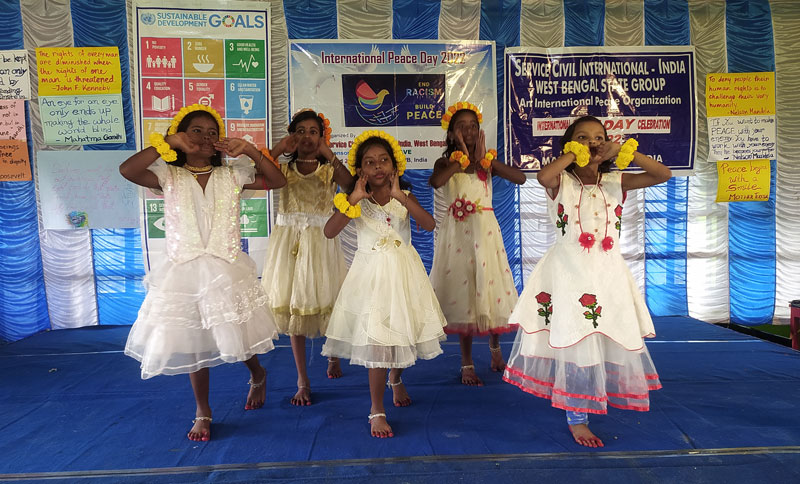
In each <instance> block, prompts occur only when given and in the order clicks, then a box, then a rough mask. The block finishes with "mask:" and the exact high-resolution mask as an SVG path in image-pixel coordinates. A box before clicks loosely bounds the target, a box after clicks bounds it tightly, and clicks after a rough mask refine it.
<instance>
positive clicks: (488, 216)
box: [430, 102, 525, 386]
mask: <svg viewBox="0 0 800 484" xmlns="http://www.w3.org/2000/svg"><path fill="white" fill-rule="evenodd" d="M482 117H483V116H482V115H481V112H480V111H479V110H478V107H477V106H475V105H474V104H471V103H467V102H458V103H456V104H454V105H453V106H450V107H449V108H448V110H447V112H446V113H445V115H444V116H443V117H442V127H443V128H444V129H445V130H447V149H446V150H445V152H444V154H443V156H442V158H439V159H438V160H437V161H436V163H435V164H434V166H433V174H432V175H431V177H430V184H431V186H432V187H433V188H440V187H444V188H443V196H444V199H445V201H446V203H447V205H448V206H449V208H448V211H447V214H446V215H445V216H444V218H443V220H442V222H441V228H440V229H439V234H438V236H437V238H436V248H435V250H434V256H433V267H432V269H431V282H432V283H433V289H434V290H435V291H436V296H437V297H438V298H439V304H441V306H442V311H443V312H444V315H445V317H446V318H447V328H446V331H447V333H453V334H458V335H459V342H460V345H461V383H463V384H464V385H474V386H481V385H483V382H482V381H481V379H480V378H478V376H477V374H476V373H475V363H474V362H473V360H472V338H473V336H475V335H485V334H488V335H489V349H490V350H491V352H490V354H491V357H492V361H491V366H490V367H491V369H492V370H493V371H503V368H505V361H504V360H503V354H502V352H501V350H500V333H503V332H506V331H510V330H511V328H510V327H509V326H508V316H509V315H510V314H511V310H512V309H513V308H514V304H516V302H517V289H516V286H514V278H513V276H512V275H511V269H510V267H509V265H508V258H507V257H506V251H505V248H504V246H503V236H502V234H501V233H500V226H499V225H498V224H497V219H496V218H495V216H494V209H493V208H492V177H493V176H495V175H497V176H499V177H501V178H505V179H506V180H509V181H511V182H512V183H516V184H518V185H521V184H523V183H525V174H524V173H522V172H521V171H520V170H518V169H516V168H514V167H511V166H508V165H506V164H504V163H502V162H500V161H499V160H498V159H497V152H496V151H495V150H487V149H486V136H485V134H484V132H483V130H482V129H481V126H480V125H481V122H482Z"/></svg>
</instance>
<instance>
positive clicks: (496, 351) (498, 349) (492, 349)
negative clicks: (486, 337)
mask: <svg viewBox="0 0 800 484" xmlns="http://www.w3.org/2000/svg"><path fill="white" fill-rule="evenodd" d="M489 351H491V352H492V353H500V351H501V350H500V346H495V347H492V346H490V347H489Z"/></svg>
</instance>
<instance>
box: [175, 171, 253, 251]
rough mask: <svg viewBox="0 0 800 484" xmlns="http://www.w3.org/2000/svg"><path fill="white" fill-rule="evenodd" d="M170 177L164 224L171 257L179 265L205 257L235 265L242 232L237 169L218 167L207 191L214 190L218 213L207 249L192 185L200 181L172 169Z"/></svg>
mask: <svg viewBox="0 0 800 484" xmlns="http://www.w3.org/2000/svg"><path fill="white" fill-rule="evenodd" d="M169 171H170V175H171V176H170V177H168V179H167V183H166V185H165V186H163V187H161V188H162V190H163V191H164V225H165V228H166V230H165V232H166V239H167V240H166V242H167V256H168V257H169V259H170V260H171V261H173V262H175V263H177V264H180V263H182V262H187V261H190V260H192V259H195V258H197V257H199V256H201V255H203V254H209V255H213V256H215V257H219V258H221V259H224V260H227V261H228V262H233V261H235V260H236V257H237V256H238V255H239V252H241V243H240V230H239V213H240V208H239V194H240V193H241V191H242V190H241V188H240V187H239V186H238V185H237V184H236V181H235V179H234V177H233V169H231V168H229V167H216V168H215V169H214V171H213V172H212V173H211V176H210V177H209V182H211V179H213V184H212V183H209V184H208V185H209V186H207V189H213V190H214V193H213V195H214V197H213V199H214V213H213V214H212V216H211V231H210V234H209V236H208V243H207V244H206V246H205V247H203V240H202V238H201V237H200V228H199V226H198V225H197V215H196V208H195V206H194V199H193V197H192V185H194V184H196V183H197V181H196V180H195V179H194V176H193V175H192V174H191V173H189V171H187V170H185V169H183V168H179V167H175V166H170V167H169Z"/></svg>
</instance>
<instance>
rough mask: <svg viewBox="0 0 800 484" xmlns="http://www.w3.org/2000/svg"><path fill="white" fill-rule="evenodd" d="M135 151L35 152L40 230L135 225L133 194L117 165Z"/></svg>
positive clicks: (135, 198)
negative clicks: (42, 227) (40, 215)
mask: <svg viewBox="0 0 800 484" xmlns="http://www.w3.org/2000/svg"><path fill="white" fill-rule="evenodd" d="M134 153H135V151H108V150H102V151H100V150H97V151H89V150H86V151H39V152H38V153H37V158H36V160H37V161H36V162H37V164H38V170H37V180H36V183H37V185H38V190H39V194H40V197H41V207H42V222H43V225H44V228H45V229H72V228H90V229H117V228H129V227H139V193H138V188H137V186H136V185H134V184H133V183H131V182H129V181H128V180H126V179H124V178H122V175H120V174H119V165H120V163H122V162H123V161H125V160H126V159H127V158H129V157H130V156H131V155H133V154H134Z"/></svg>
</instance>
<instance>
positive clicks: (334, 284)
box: [261, 163, 347, 338]
mask: <svg viewBox="0 0 800 484" xmlns="http://www.w3.org/2000/svg"><path fill="white" fill-rule="evenodd" d="M281 172H283V174H284V175H285V176H286V186H284V187H283V188H281V192H280V201H279V203H278V213H277V216H276V217H275V227H274V228H273V230H272V233H271V234H270V236H269V246H268V247H267V254H266V256H265V258H264V272H263V274H262V275H261V284H262V285H263V287H264V292H265V293H266V294H267V300H268V304H269V307H270V309H271V310H272V313H273V315H274V316H275V321H276V322H277V324H278V331H280V332H281V333H283V334H289V335H299V336H307V337H310V338H314V337H316V336H321V335H324V334H325V330H326V329H327V326H328V319H329V318H330V315H331V311H332V310H333V303H334V302H335V301H336V296H337V295H338V294H339V287H340V286H341V284H342V281H343V280H344V277H345V275H346V274H347V265H346V264H345V261H344V256H343V255H342V250H341V247H340V244H339V238H338V237H335V238H333V239H328V238H326V237H325V234H323V232H322V229H323V227H325V223H326V222H327V221H328V218H329V217H330V216H331V212H332V207H333V196H334V195H335V194H336V183H335V182H334V180H333V172H334V168H333V165H331V164H330V163H326V164H323V165H320V166H319V167H318V168H317V169H316V171H314V172H313V173H309V174H308V175H303V174H301V173H300V172H298V171H297V166H296V165H295V164H294V163H288V164H282V165H281Z"/></svg>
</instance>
